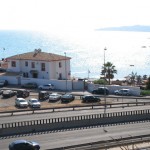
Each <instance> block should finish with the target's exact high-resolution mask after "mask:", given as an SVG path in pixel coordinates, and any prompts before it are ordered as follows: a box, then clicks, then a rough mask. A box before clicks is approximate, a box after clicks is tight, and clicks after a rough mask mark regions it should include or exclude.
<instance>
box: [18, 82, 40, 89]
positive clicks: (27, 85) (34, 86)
mask: <svg viewBox="0 0 150 150" xmlns="http://www.w3.org/2000/svg"><path fill="white" fill-rule="evenodd" d="M21 87H23V88H30V89H35V88H37V84H36V83H32V82H30V83H26V84H23V85H22V86H21Z"/></svg>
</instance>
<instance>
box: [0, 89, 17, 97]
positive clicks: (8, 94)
mask: <svg viewBox="0 0 150 150" xmlns="http://www.w3.org/2000/svg"><path fill="white" fill-rule="evenodd" d="M14 95H16V91H12V90H4V91H3V93H2V96H3V97H12V96H14Z"/></svg>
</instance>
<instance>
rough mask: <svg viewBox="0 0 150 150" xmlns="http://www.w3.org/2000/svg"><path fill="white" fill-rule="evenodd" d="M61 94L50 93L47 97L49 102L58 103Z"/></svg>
mask: <svg viewBox="0 0 150 150" xmlns="http://www.w3.org/2000/svg"><path fill="white" fill-rule="evenodd" d="M61 96H62V95H61V94H58V93H52V94H50V95H49V102H50V101H58V100H60V99H61Z"/></svg>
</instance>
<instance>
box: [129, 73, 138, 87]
mask: <svg viewBox="0 0 150 150" xmlns="http://www.w3.org/2000/svg"><path fill="white" fill-rule="evenodd" d="M136 77H137V73H134V72H132V73H131V74H130V80H131V85H135V79H136Z"/></svg>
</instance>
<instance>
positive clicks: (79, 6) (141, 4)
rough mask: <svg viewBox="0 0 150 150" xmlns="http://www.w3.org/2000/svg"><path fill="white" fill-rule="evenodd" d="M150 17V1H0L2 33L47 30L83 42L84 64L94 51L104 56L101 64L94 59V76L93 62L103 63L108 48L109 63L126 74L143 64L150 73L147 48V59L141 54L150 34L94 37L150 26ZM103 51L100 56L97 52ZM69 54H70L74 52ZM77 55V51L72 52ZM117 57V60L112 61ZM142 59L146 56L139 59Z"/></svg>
mask: <svg viewBox="0 0 150 150" xmlns="http://www.w3.org/2000/svg"><path fill="white" fill-rule="evenodd" d="M149 18H150V0H0V30H8V29H9V30H38V31H46V32H48V33H52V34H54V35H56V36H57V37H59V38H61V39H65V38H66V37H67V38H66V39H67V40H68V41H67V42H70V43H75V44H76V45H78V44H81V43H82V45H84V47H82V48H83V49H87V50H88V49H89V53H87V54H88V56H87V55H85V56H82V57H84V58H83V60H84V61H86V60H88V59H90V57H91V52H92V53H93V55H95V57H96V56H97V55H99V56H100V57H101V62H100V60H99V58H98V59H97V60H95V62H94V61H93V59H91V66H89V69H90V71H91V76H92V71H93V72H94V70H92V69H93V66H92V63H99V62H100V64H102V63H103V50H104V47H105V46H106V47H107V48H108V51H107V55H106V56H107V60H110V61H112V62H113V63H114V64H115V66H116V67H117V69H118V70H120V69H122V68H125V69H124V70H125V71H124V72H123V73H124V74H125V72H126V71H127V70H129V69H128V67H129V65H130V64H134V65H135V67H134V68H136V66H138V67H139V65H141V68H143V67H145V69H146V70H149V64H148V63H147V64H146V62H145V61H146V59H148V60H149V58H148V56H149V52H148V51H146V50H148V49H146V50H145V51H144V56H143V50H142V51H141V46H143V45H145V44H147V45H148V46H149V39H150V38H149V37H150V36H149V32H147V33H144V34H143V33H141V34H136V33H135V34H134V36H130V37H129V36H128V34H126V33H124V34H122V33H118V34H116V33H115V32H112V35H110V34H96V35H95V34H94V35H93V31H94V30H96V29H100V28H107V27H121V26H135V25H141V26H150V19H149ZM64 37H65V38H64ZM64 42H65V41H64ZM147 45H146V46H147ZM93 50H95V51H93ZM100 50H101V53H97V52H98V51H100ZM120 50H121V52H120ZM77 51H79V50H78V49H77ZM81 51H82V49H81ZM66 52H67V54H68V55H69V53H71V50H68V51H66ZM74 52H76V49H73V50H72V53H74ZM80 54H81V52H80ZM83 54H85V53H83ZM116 54H117V55H118V57H114V58H112V56H116ZM129 54H130V58H129V57H128V56H129ZM125 56H127V57H125ZM132 56H134V57H132ZM139 56H143V57H141V58H140V59H139ZM122 60H124V61H122ZM84 61H83V62H84ZM76 65H78V61H77V63H76ZM127 66H128V67H127ZM146 67H147V68H146ZM96 69H97V68H96ZM130 70H131V69H130ZM144 73H145V70H144V71H143V74H144Z"/></svg>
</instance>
